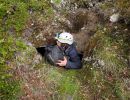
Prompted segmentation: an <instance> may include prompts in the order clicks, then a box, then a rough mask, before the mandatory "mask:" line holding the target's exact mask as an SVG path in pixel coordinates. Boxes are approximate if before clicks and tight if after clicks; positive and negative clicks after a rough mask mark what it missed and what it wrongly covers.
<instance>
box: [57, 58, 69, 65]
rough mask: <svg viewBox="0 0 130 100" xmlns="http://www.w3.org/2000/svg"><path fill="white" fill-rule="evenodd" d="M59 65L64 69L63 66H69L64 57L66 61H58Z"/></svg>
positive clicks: (65, 59)
mask: <svg viewBox="0 0 130 100" xmlns="http://www.w3.org/2000/svg"><path fill="white" fill-rule="evenodd" d="M56 64H57V65H59V66H61V67H63V66H66V64H67V58H66V57H64V60H58V63H56Z"/></svg>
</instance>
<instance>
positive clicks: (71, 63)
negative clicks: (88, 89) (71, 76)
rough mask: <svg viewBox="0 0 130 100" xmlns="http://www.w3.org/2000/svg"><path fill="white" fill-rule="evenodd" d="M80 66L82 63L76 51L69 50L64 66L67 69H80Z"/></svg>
mask: <svg viewBox="0 0 130 100" xmlns="http://www.w3.org/2000/svg"><path fill="white" fill-rule="evenodd" d="M81 67H82V63H81V60H80V57H79V56H78V53H77V52H70V54H69V59H68V60H67V64H66V66H65V68H67V69H80V68H81Z"/></svg>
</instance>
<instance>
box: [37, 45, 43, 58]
mask: <svg viewBox="0 0 130 100" xmlns="http://www.w3.org/2000/svg"><path fill="white" fill-rule="evenodd" d="M36 50H37V52H38V53H39V54H41V55H42V56H45V47H37V48H36Z"/></svg>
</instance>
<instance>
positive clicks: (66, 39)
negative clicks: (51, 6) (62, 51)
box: [55, 32, 74, 45]
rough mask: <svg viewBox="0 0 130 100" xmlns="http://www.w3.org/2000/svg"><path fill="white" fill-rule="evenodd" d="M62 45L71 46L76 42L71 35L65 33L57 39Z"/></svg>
mask: <svg viewBox="0 0 130 100" xmlns="http://www.w3.org/2000/svg"><path fill="white" fill-rule="evenodd" d="M55 39H57V40H58V41H59V42H61V43H67V44H69V45H71V44H72V43H73V41H74V39H73V36H72V35H71V34H70V33H67V32H63V33H61V34H59V35H57V36H56V37H55Z"/></svg>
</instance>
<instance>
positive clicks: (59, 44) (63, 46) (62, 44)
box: [57, 41, 67, 49]
mask: <svg viewBox="0 0 130 100" xmlns="http://www.w3.org/2000/svg"><path fill="white" fill-rule="evenodd" d="M57 45H58V46H59V47H61V48H63V49H65V48H66V47H67V44H66V43H61V42H59V41H57Z"/></svg>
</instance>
